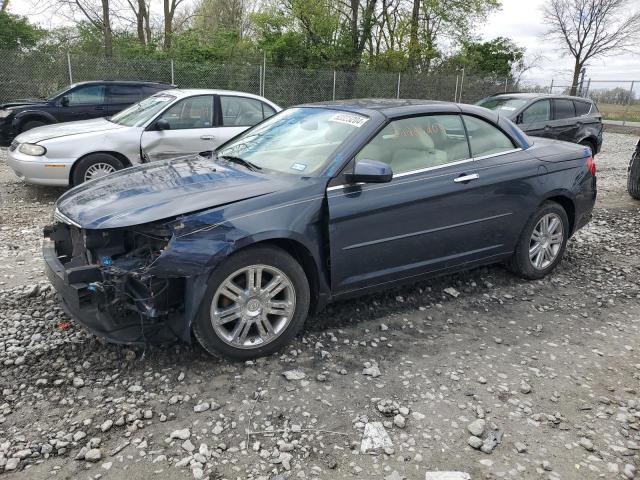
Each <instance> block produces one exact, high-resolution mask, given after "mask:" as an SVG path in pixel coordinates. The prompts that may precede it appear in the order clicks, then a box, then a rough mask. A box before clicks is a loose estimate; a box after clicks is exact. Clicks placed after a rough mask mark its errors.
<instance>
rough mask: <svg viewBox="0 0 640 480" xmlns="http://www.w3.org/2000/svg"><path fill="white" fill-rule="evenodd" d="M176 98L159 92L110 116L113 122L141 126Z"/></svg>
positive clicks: (127, 125)
mask: <svg viewBox="0 0 640 480" xmlns="http://www.w3.org/2000/svg"><path fill="white" fill-rule="evenodd" d="M175 99H176V97H175V96H173V95H167V94H166V93H161V94H157V95H153V96H151V97H149V98H145V99H144V100H141V101H139V102H138V103H134V104H133V105H131V106H130V107H129V108H126V109H124V110H123V111H121V112H120V113H118V114H117V115H114V116H113V117H111V118H110V120H111V121H112V122H113V123H117V124H118V125H124V126H126V127H141V126H142V125H144V124H145V123H147V122H148V121H149V120H151V119H152V118H153V117H154V116H155V115H156V114H157V113H158V112H160V111H161V110H162V109H164V107H166V106H168V105H169V104H170V103H171V102H173V101H174V100H175Z"/></svg>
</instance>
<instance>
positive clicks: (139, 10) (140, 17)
mask: <svg viewBox="0 0 640 480" xmlns="http://www.w3.org/2000/svg"><path fill="white" fill-rule="evenodd" d="M127 3H128V4H129V7H130V8H131V11H132V12H133V15H134V16H135V19H136V33H137V35H138V41H139V42H140V43H141V44H142V45H146V44H147V43H149V41H151V22H150V20H149V17H150V14H149V9H150V8H149V7H150V5H149V3H148V0H137V1H136V0H127Z"/></svg>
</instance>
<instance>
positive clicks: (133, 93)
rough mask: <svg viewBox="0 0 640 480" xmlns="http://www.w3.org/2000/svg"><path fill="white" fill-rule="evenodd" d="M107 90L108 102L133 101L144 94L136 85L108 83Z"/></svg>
mask: <svg viewBox="0 0 640 480" xmlns="http://www.w3.org/2000/svg"><path fill="white" fill-rule="evenodd" d="M107 91H108V95H107V96H108V98H109V103H134V102H137V101H138V100H140V99H141V98H142V97H144V96H145V95H144V94H143V93H142V87H141V86H138V85H109V87H108V90H107Z"/></svg>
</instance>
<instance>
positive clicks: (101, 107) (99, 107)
mask: <svg viewBox="0 0 640 480" xmlns="http://www.w3.org/2000/svg"><path fill="white" fill-rule="evenodd" d="M106 109H107V107H104V106H102V105H98V106H97V107H96V110H106Z"/></svg>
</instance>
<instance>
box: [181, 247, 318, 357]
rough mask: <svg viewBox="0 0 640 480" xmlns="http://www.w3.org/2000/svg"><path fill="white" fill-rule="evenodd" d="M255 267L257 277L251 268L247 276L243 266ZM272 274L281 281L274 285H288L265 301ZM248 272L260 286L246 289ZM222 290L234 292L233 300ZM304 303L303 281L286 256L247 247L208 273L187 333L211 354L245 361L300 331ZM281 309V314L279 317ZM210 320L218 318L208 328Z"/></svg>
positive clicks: (306, 298) (305, 281)
mask: <svg viewBox="0 0 640 480" xmlns="http://www.w3.org/2000/svg"><path fill="white" fill-rule="evenodd" d="M258 267H260V268H262V273H261V276H258V275H257V274H256V273H255V271H254V273H252V274H251V275H247V274H246V271H245V269H251V268H258ZM276 275H278V276H279V278H280V279H281V282H280V285H283V284H287V282H288V285H290V286H291V288H289V287H288V286H285V288H283V289H282V290H280V291H278V293H277V294H276V295H274V296H273V297H272V298H271V299H270V300H269V298H270V297H269V296H270V293H269V292H268V291H267V287H268V286H271V285H273V283H271V282H272V281H274V280H275V278H276ZM250 276H251V278H254V284H255V285H257V284H258V281H257V278H260V279H261V281H260V286H261V287H262V288H261V289H260V290H258V289H253V290H250V288H251V285H250V284H249V278H250ZM230 279H231V280H232V281H233V284H232V285H234V286H235V288H234V287H233V286H232V287H231V288H224V287H227V286H229V283H228V281H229V280H230ZM243 282H244V283H243ZM275 290H277V288H276V289H275ZM226 292H231V293H232V294H233V295H235V296H236V298H237V302H236V301H234V300H231V298H230V297H228V296H227V295H226ZM249 292H252V293H249ZM268 302H272V303H271V305H273V306H275V305H276V304H277V305H279V306H283V308H282V309H280V310H277V312H278V314H273V313H268V314H267V312H266V306H267V303H268ZM309 302H310V292H309V281H308V279H307V276H306V275H305V273H304V270H303V269H302V267H301V266H300V264H299V263H298V262H297V261H296V260H295V259H294V258H293V257H292V256H291V255H289V254H288V253H287V252H285V251H284V250H281V249H279V248H276V247H271V246H256V247H249V248H247V249H245V250H240V251H239V252H237V253H235V254H233V255H232V256H230V257H228V258H227V259H226V260H224V261H223V262H222V264H220V265H219V266H218V267H217V268H216V269H215V270H214V271H213V273H212V275H211V278H210V279H209V283H208V287H207V291H206V293H205V295H204V297H203V299H202V303H201V305H200V310H199V312H198V314H197V316H196V318H195V320H194V323H193V333H194V335H195V337H196V339H197V340H198V342H200V344H201V345H202V347H203V348H204V349H205V350H206V351H207V352H208V353H210V354H211V355H213V356H222V357H226V358H229V359H232V360H248V359H252V358H256V357H261V356H264V355H270V354H272V353H274V352H276V351H278V350H280V349H281V348H282V347H284V346H285V345H286V344H287V343H289V342H290V341H291V340H292V339H293V338H294V337H295V336H296V335H297V334H298V333H300V331H301V330H302V328H303V326H304V322H305V320H306V318H307V313H308V311H309ZM287 309H288V310H287ZM285 311H286V314H285V315H280V313H281V312H285ZM228 312H234V313H231V314H229V313H228ZM214 318H217V319H223V320H224V321H223V322H222V323H220V324H219V325H218V326H217V327H214V322H213V319H214ZM265 319H266V320H265ZM268 327H270V328H268ZM234 334H235V335H234ZM243 336H244V337H245V338H244V339H243V338H242V337H243Z"/></svg>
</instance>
